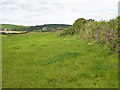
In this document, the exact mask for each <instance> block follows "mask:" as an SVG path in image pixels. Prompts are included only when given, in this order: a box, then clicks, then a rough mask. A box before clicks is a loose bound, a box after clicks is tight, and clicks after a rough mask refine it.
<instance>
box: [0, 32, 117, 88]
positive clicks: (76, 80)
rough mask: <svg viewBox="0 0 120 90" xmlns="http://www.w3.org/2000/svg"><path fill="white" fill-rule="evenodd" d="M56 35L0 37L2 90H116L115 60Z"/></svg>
mask: <svg viewBox="0 0 120 90" xmlns="http://www.w3.org/2000/svg"><path fill="white" fill-rule="evenodd" d="M59 33H60V32H50V33H38V32H36V33H34V32H32V33H27V34H21V35H13V36H9V37H3V53H2V54H3V61H2V62H3V81H2V83H3V88H9V87H11V88H117V87H118V58H117V54H115V53H112V54H111V55H110V54H109V49H108V48H107V47H105V46H98V45H97V44H96V43H93V42H90V41H86V40H82V39H80V38H79V37H77V36H75V35H74V36H72V37H71V36H65V37H60V36H59Z"/></svg>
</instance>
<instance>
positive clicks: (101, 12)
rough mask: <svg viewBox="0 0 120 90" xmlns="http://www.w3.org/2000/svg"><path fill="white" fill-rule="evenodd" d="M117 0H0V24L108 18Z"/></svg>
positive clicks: (29, 23)
mask: <svg viewBox="0 0 120 90" xmlns="http://www.w3.org/2000/svg"><path fill="white" fill-rule="evenodd" d="M118 1H119V0H0V24H16V25H25V26H31V25H33V26H34V25H43V24H71V25H72V24H73V23H74V21H75V20H77V19H78V18H85V19H95V20H97V21H100V20H110V19H114V18H116V17H117V16H118Z"/></svg>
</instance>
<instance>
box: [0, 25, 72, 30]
mask: <svg viewBox="0 0 120 90" xmlns="http://www.w3.org/2000/svg"><path fill="white" fill-rule="evenodd" d="M0 25H2V28H1V29H2V30H4V29H7V30H11V31H43V32H48V31H56V30H62V29H65V28H67V27H69V26H71V25H67V24H44V25H36V26H22V25H12V24H0Z"/></svg>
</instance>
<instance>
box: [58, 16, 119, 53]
mask: <svg viewBox="0 0 120 90" xmlns="http://www.w3.org/2000/svg"><path fill="white" fill-rule="evenodd" d="M118 19H119V17H117V18H116V19H111V20H110V21H94V20H93V19H89V20H86V19H84V18H78V19H77V20H76V21H75V22H74V23H73V25H72V26H71V27H69V28H67V29H65V30H64V31H63V32H62V33H61V34H60V36H65V35H74V34H77V35H78V36H79V38H83V39H88V40H91V41H92V42H94V43H97V44H99V45H106V46H108V47H109V49H110V52H113V51H116V52H117V51H118Z"/></svg>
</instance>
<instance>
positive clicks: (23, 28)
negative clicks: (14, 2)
mask: <svg viewBox="0 0 120 90" xmlns="http://www.w3.org/2000/svg"><path fill="white" fill-rule="evenodd" d="M0 25H2V28H1V29H2V30H4V29H7V30H11V31H26V30H28V28H29V26H22V25H12V24H0Z"/></svg>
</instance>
